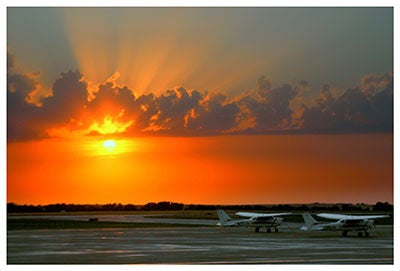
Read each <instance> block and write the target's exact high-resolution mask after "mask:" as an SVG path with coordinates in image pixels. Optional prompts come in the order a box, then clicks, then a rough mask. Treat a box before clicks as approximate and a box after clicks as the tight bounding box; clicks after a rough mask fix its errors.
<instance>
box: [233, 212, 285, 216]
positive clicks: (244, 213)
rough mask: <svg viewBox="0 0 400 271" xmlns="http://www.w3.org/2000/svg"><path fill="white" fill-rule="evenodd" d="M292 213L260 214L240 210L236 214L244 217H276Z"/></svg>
mask: <svg viewBox="0 0 400 271" xmlns="http://www.w3.org/2000/svg"><path fill="white" fill-rule="evenodd" d="M291 214H292V213H274V214H260V213H250V212H238V213H236V215H238V216H243V217H275V216H282V215H291Z"/></svg>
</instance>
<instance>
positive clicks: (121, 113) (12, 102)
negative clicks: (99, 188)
mask: <svg viewBox="0 0 400 271" xmlns="http://www.w3.org/2000/svg"><path fill="white" fill-rule="evenodd" d="M7 63H8V64H7V67H8V70H7V105H8V106H7V121H8V123H7V136H8V140H9V141H12V140H27V139H36V138H43V137H48V136H51V135H52V133H51V132H50V131H52V129H66V130H68V131H81V132H82V133H83V134H86V135H99V134H101V129H107V127H106V125H109V124H110V123H111V122H113V123H117V124H116V125H117V127H119V128H118V129H114V130H113V129H111V130H110V129H109V130H104V131H106V132H109V133H121V134H124V135H126V136H137V135H142V134H148V133H151V134H168V135H180V136H181V135H216V134H221V133H279V132H282V133H291V132H296V133H298V132H303V133H307V132H322V133H348V132H391V131H393V74H389V73H388V74H384V75H381V76H379V75H374V74H372V75H367V76H365V77H364V78H362V79H361V81H360V85H359V86H358V87H355V88H351V89H347V90H346V91H345V92H344V93H343V94H342V95H339V96H338V97H335V96H337V95H334V93H336V92H337V91H336V90H335V89H334V88H333V87H332V86H330V85H325V86H323V87H322V89H321V91H320V93H319V95H318V96H317V97H312V102H311V103H303V104H301V103H300V102H301V101H303V100H302V99H304V97H305V96H304V93H306V91H307V90H309V88H310V86H309V84H308V82H306V81H299V82H297V83H296V84H294V85H292V84H283V85H281V86H278V87H273V85H272V83H271V81H270V80H268V79H266V78H265V77H261V78H259V79H258V81H257V88H256V89H255V90H254V91H247V92H243V93H242V94H240V95H238V96H237V97H228V95H226V94H223V93H218V92H210V93H208V92H203V93H202V92H199V91H196V90H188V89H185V88H183V87H176V88H174V89H169V90H166V91H164V92H163V93H161V94H160V95H155V94H153V93H149V94H144V95H140V96H137V95H135V94H134V92H133V91H132V90H131V89H129V87H128V86H120V85H118V84H117V83H115V82H114V81H110V80H108V81H106V82H105V83H102V84H99V85H97V88H96V90H95V91H93V89H91V90H90V91H88V89H89V87H88V86H89V84H88V83H87V82H86V81H85V79H84V77H83V75H82V74H81V73H80V72H79V71H68V72H66V73H62V74H61V76H60V77H59V78H58V79H57V80H56V81H55V83H54V85H53V88H52V95H51V96H48V97H42V98H41V99H40V100H39V101H40V104H39V103H37V104H35V103H33V102H32V101H31V100H30V99H29V97H30V96H31V95H32V93H34V92H35V91H37V89H38V85H39V83H38V81H37V76H36V77H35V76H32V74H24V73H22V72H19V71H18V70H17V69H16V62H15V57H14V56H13V55H12V54H8V61H7ZM89 92H90V96H88V93H89ZM307 95H309V94H307ZM89 97H90V98H89ZM306 104H307V105H306ZM294 105H296V107H297V108H296V109H293V108H294V107H295V106H294ZM294 110H296V112H294ZM294 116H295V117H294ZM104 131H103V132H104Z"/></svg>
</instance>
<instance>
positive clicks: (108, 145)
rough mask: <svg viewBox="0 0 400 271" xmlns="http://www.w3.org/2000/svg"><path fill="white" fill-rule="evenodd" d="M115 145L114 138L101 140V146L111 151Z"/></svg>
mask: <svg viewBox="0 0 400 271" xmlns="http://www.w3.org/2000/svg"><path fill="white" fill-rule="evenodd" d="M116 146H117V143H115V141H114V140H112V139H109V140H106V141H104V142H103V147H104V148H105V149H106V150H108V151H112V150H114V148H115V147H116Z"/></svg>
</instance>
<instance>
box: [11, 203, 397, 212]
mask: <svg viewBox="0 0 400 271" xmlns="http://www.w3.org/2000/svg"><path fill="white" fill-rule="evenodd" d="M216 209H225V210H248V211H271V212H274V211H290V212H323V211H329V212H340V211H342V212H368V211H374V212H392V211H393V205H392V204H390V203H388V202H384V203H383V202H377V203H376V204H375V205H366V204H345V203H338V204H320V203H312V204H302V205H300V204H298V205H297V204H293V205H290V204H276V205H204V204H189V205H185V204H183V203H176V202H169V201H162V202H158V203H155V202H149V203H147V204H145V205H133V204H125V205H123V204H120V203H110V204H65V203H58V204H49V205H18V204H15V203H12V202H11V203H7V212H8V213H38V212H94V211H163V210H176V211H179V210H216Z"/></svg>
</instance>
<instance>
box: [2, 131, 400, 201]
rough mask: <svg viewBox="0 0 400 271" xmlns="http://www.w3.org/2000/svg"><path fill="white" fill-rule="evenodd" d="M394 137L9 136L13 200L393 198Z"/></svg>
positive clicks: (9, 187)
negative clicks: (30, 138)
mask: <svg viewBox="0 0 400 271" xmlns="http://www.w3.org/2000/svg"><path fill="white" fill-rule="evenodd" d="M392 138H393V137H392V135H387V134H384V135H340V136H338V135H336V136H322V135H321V136H312V135H308V136H219V137H196V138H151V137H148V138H136V139H118V140H115V139H112V140H114V143H115V146H114V147H113V148H112V150H111V151H110V150H109V149H107V148H105V147H103V145H104V142H107V141H106V140H110V139H104V138H97V139H85V140H79V141H78V140H60V139H59V140H43V141H33V142H24V143H9V144H8V152H7V155H8V156H7V161H8V163H7V172H8V176H7V179H8V181H7V183H8V185H7V202H14V203H17V204H36V205H37V204H42V205H44V204H51V203H76V204H81V203H82V204H83V203H84V204H105V203H112V202H115V203H122V204H146V203H148V202H158V201H172V202H183V203H187V204H190V203H198V204H267V203H271V204H273V203H276V204H278V203H310V202H321V203H340V202H352V203H361V202H363V203H375V202H377V201H383V202H385V201H387V202H393V193H392V191H393V190H392V189H393V164H392V162H393V161H392V156H391V155H390V154H391V152H392V149H391V147H392ZM382 142H384V144H382ZM111 145H113V144H111ZM376 180H380V181H379V182H377V181H376Z"/></svg>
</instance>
